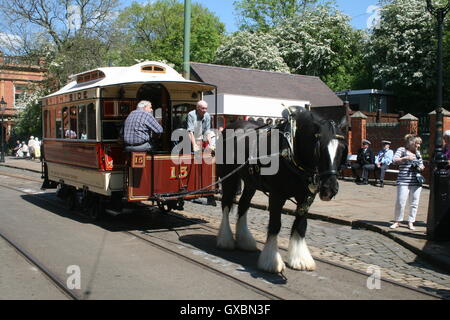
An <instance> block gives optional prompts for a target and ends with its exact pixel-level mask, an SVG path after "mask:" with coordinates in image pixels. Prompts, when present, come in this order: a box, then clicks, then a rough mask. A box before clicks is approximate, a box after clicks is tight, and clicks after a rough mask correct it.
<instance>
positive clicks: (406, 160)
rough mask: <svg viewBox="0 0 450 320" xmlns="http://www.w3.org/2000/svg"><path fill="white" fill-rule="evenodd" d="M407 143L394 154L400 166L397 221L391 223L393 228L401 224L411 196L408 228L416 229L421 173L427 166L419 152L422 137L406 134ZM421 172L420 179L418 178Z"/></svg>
mask: <svg viewBox="0 0 450 320" xmlns="http://www.w3.org/2000/svg"><path fill="white" fill-rule="evenodd" d="M405 140H406V145H405V147H400V148H398V149H397V151H396V152H395V155H394V163H395V164H398V166H399V173H398V177H397V201H396V204H395V222H394V223H393V224H392V225H391V228H392V229H395V228H397V227H398V226H399V224H400V222H401V221H403V214H404V212H405V206H406V202H407V200H408V198H409V202H410V211H409V217H408V228H409V229H411V230H415V228H414V222H415V221H416V215H417V208H418V206H419V198H420V192H421V191H422V183H423V181H419V179H420V178H421V179H423V177H422V176H421V175H420V174H419V172H420V171H422V170H423V169H424V168H425V167H424V165H423V160H422V157H421V155H420V152H419V148H420V145H421V144H422V139H421V138H420V137H416V136H414V135H411V134H408V135H406V136H405ZM418 174H419V179H418Z"/></svg>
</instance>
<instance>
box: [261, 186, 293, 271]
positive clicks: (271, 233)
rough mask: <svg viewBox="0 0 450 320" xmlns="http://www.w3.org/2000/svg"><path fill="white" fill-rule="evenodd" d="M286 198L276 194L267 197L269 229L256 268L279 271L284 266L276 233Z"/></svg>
mask: <svg viewBox="0 0 450 320" xmlns="http://www.w3.org/2000/svg"><path fill="white" fill-rule="evenodd" d="M285 202H286V199H282V198H280V197H278V196H273V195H272V194H271V195H270V197H269V211H270V219H269V230H268V233H267V241H266V244H265V245H264V249H263V251H262V252H261V254H260V256H259V259H258V268H259V269H261V270H264V271H268V272H274V273H279V272H282V271H283V270H284V268H285V265H284V262H283V259H282V258H281V255H280V253H279V252H278V233H279V232H280V229H281V209H282V208H283V205H284V203H285Z"/></svg>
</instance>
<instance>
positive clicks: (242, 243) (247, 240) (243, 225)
mask: <svg viewBox="0 0 450 320" xmlns="http://www.w3.org/2000/svg"><path fill="white" fill-rule="evenodd" d="M255 192H256V189H254V188H253V187H249V186H248V185H247V184H246V185H245V186H244V191H243V192H242V195H241V198H240V199H239V206H238V221H237V223H236V247H238V248H239V249H242V250H246V251H256V250H257V247H256V241H255V239H254V238H253V236H252V234H251V233H250V231H249V230H248V226H247V212H248V208H250V202H251V200H252V198H253V196H254V195H255Z"/></svg>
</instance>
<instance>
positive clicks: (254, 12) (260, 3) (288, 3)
mask: <svg viewBox="0 0 450 320" xmlns="http://www.w3.org/2000/svg"><path fill="white" fill-rule="evenodd" d="M316 2H317V0H238V1H235V2H234V3H233V4H234V7H235V10H236V13H237V16H238V18H239V21H240V29H241V30H252V31H263V32H266V31H268V30H269V29H271V28H272V27H274V26H277V25H279V24H280V23H282V22H283V21H284V20H285V19H287V18H291V17H293V16H295V15H298V14H300V13H301V12H302V11H303V10H305V9H306V7H307V6H308V5H311V4H315V3H316Z"/></svg>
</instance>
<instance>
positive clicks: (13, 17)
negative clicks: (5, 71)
mask: <svg viewBox="0 0 450 320" xmlns="http://www.w3.org/2000/svg"><path fill="white" fill-rule="evenodd" d="M117 5H118V0H73V1H72V0H66V1H59V0H46V1H41V0H0V7H1V8H2V10H1V11H0V17H1V19H0V26H1V28H2V32H3V33H2V36H1V37H0V45H1V46H2V49H3V50H5V51H6V52H7V53H8V54H11V55H21V56H29V57H45V61H46V67H47V69H48V70H49V77H50V78H51V80H50V81H49V82H48V83H49V84H53V85H56V86H57V87H59V86H61V85H63V84H65V83H66V82H67V77H68V75H70V74H74V73H78V72H81V71H84V70H86V69H91V68H96V67H98V66H101V65H104V64H105V59H104V58H105V53H106V52H107V51H108V50H109V47H110V46H111V43H112V41H113V39H117V34H116V32H115V31H114V29H113V26H112V23H111V21H112V20H113V19H112V17H113V16H114V14H115V12H116V10H117Z"/></svg>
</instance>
